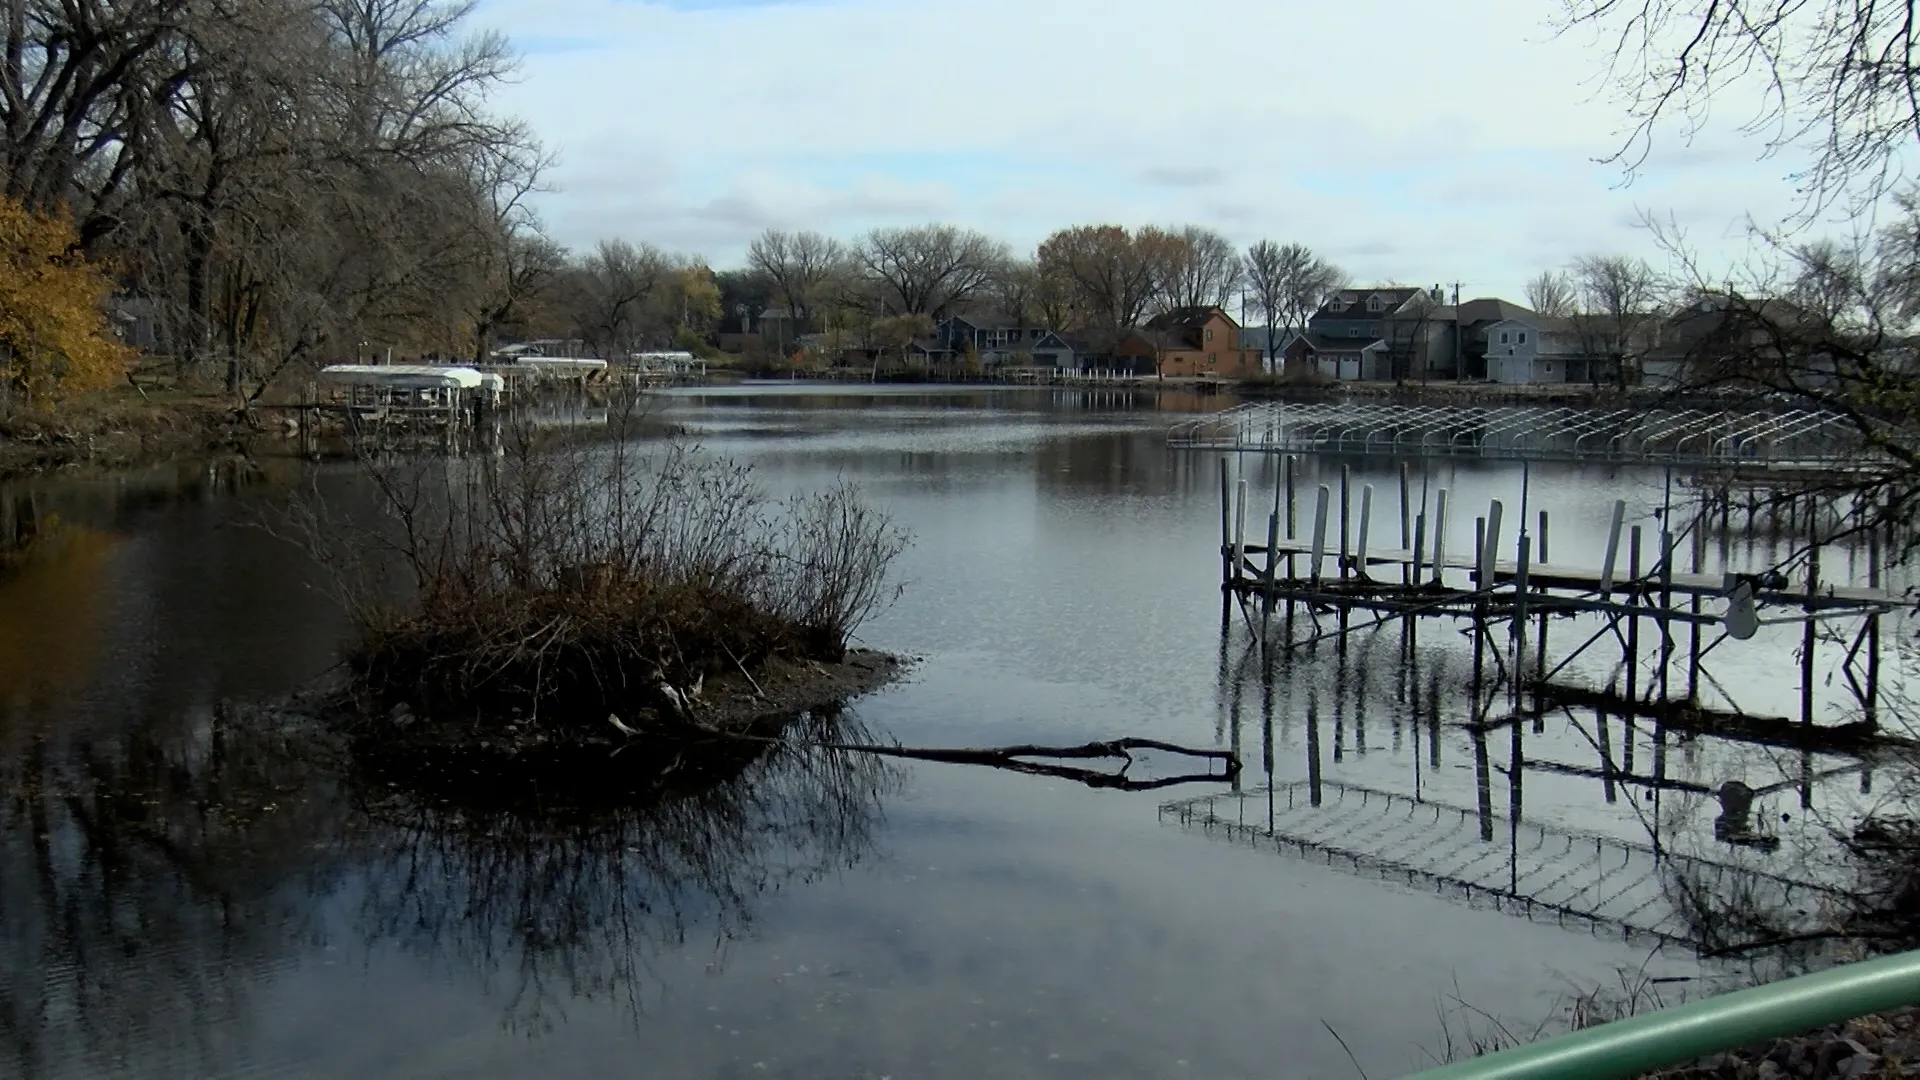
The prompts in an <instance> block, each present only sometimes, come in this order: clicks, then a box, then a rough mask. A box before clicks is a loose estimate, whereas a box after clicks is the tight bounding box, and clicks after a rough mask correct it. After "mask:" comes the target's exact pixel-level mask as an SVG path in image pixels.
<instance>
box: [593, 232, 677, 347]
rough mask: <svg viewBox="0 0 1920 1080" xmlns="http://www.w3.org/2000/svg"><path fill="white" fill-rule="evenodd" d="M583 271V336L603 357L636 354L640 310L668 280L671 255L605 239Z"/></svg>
mask: <svg viewBox="0 0 1920 1080" xmlns="http://www.w3.org/2000/svg"><path fill="white" fill-rule="evenodd" d="M580 269H581V270H582V273H581V275H580V276H579V281H578V285H577V287H578V288H580V289H581V290H583V295H579V296H577V297H576V298H575V302H576V303H578V304H579V305H580V311H581V315H582V318H581V320H580V328H581V330H582V331H583V335H584V336H585V337H586V339H587V341H588V342H589V343H591V344H592V346H593V347H594V349H595V351H597V352H599V353H600V354H601V355H603V356H606V357H614V356H620V355H623V354H625V353H629V352H632V351H633V346H634V341H635V337H636V334H637V332H638V327H639V323H640V319H641V308H642V307H643V305H645V303H646V302H647V299H648V298H649V297H651V296H652V295H653V294H654V292H655V291H656V290H658V289H659V288H660V287H661V285H662V283H663V281H664V279H665V278H666V277H667V275H668V268H667V258H666V256H664V255H662V254H661V252H660V251H659V250H658V249H657V248H655V247H654V246H653V245H651V244H640V245H637V246H636V245H634V244H632V243H629V242H627V241H625V240H602V241H600V244H599V246H598V247H597V248H596V249H595V250H594V252H593V254H592V255H589V256H588V257H587V258H586V259H584V260H583V261H582V263H581V266H580Z"/></svg>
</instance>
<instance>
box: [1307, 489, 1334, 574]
mask: <svg viewBox="0 0 1920 1080" xmlns="http://www.w3.org/2000/svg"><path fill="white" fill-rule="evenodd" d="M1332 499H1333V492H1332V491H1331V490H1329V489H1328V488H1327V485H1325V484H1321V485H1320V496H1319V498H1317V499H1315V500H1314V504H1313V554H1312V555H1310V556H1308V558H1310V559H1312V560H1313V561H1312V562H1311V563H1309V564H1308V566H1307V572H1308V575H1309V576H1310V577H1311V578H1312V580H1313V584H1314V588H1315V589H1318V588H1319V586H1320V559H1321V557H1322V556H1324V555H1325V554H1326V553H1327V503H1328V502H1330V501H1331V500H1332Z"/></svg>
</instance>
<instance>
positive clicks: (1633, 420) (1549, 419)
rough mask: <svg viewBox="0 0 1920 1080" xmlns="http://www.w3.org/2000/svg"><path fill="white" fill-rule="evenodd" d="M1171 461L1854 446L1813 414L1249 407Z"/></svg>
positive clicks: (1761, 460) (1816, 450)
mask: <svg viewBox="0 0 1920 1080" xmlns="http://www.w3.org/2000/svg"><path fill="white" fill-rule="evenodd" d="M1167 445H1168V446H1170V447H1173V448H1176V449H1195V450H1225V451H1236V452H1258V453H1284V454H1297V453H1316V452H1317V453H1334V454H1382V455H1389V456H1405V457H1434V456H1454V457H1480V458H1504V459H1510V460H1526V461H1598V462H1620V463H1639V464H1652V465H1681V466H1736V467H1763V468H1764V467H1809V466H1826V467H1837V466H1843V465H1852V464H1857V463H1858V462H1859V459H1860V454H1861V441H1860V437H1859V434H1858V432H1856V431H1855V430H1854V429H1853V428H1852V427H1851V426H1850V425H1849V424H1848V423H1847V421H1846V420H1845V419H1843V418H1841V417H1839V416H1836V415H1834V414H1832V413H1826V412H1817V411H1814V410H1809V409H1789V410H1783V411H1778V412H1753V411H1736V410H1704V409H1651V410H1650V409H1576V408H1569V407H1560V406H1555V407H1539V406H1529V407H1501V408H1496V407H1489V406H1458V405H1381V404H1354V403H1307V404H1302V403H1289V402H1253V403H1249V404H1245V405H1240V406H1236V407H1234V408H1231V409H1227V410H1225V411H1223V412H1218V413H1212V414H1210V415H1207V416H1203V417H1198V418H1196V419H1192V420H1185V421H1182V422H1180V423H1178V424H1175V425H1173V427H1172V428H1171V429H1169V430H1168V432H1167Z"/></svg>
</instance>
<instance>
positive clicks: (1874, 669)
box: [1861, 525, 1880, 784]
mask: <svg viewBox="0 0 1920 1080" xmlns="http://www.w3.org/2000/svg"><path fill="white" fill-rule="evenodd" d="M1867 584H1868V585H1869V586H1871V587H1873V588H1875V589H1878V588H1879V587H1880V530H1879V528H1878V527H1877V525H1869V526H1868V528H1867ZM1866 690H1867V695H1866V696H1867V700H1866V701H1865V702H1863V704H1864V706H1865V707H1866V712H1867V723H1869V724H1871V725H1873V726H1874V727H1876V728H1877V727H1879V725H1880V616H1879V615H1878V614H1874V615H1869V616H1867V686H1866ZM1861 782H1862V783H1863V784H1865V783H1866V782H1867V781H1866V780H1865V779H1864V775H1863V779H1862V781H1861Z"/></svg>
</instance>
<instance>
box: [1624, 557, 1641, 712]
mask: <svg viewBox="0 0 1920 1080" xmlns="http://www.w3.org/2000/svg"><path fill="white" fill-rule="evenodd" d="M1627 573H1628V575H1630V577H1629V583H1630V586H1631V587H1630V588H1629V589H1628V590H1627V701H1628V703H1629V704H1628V710H1629V713H1628V715H1629V716H1631V715H1632V713H1631V710H1632V709H1634V708H1636V707H1638V705H1639V702H1640V696H1639V690H1640V526H1638V525H1635V526H1634V527H1633V534H1632V537H1631V539H1630V541H1629V544H1628V548H1627Z"/></svg>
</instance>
